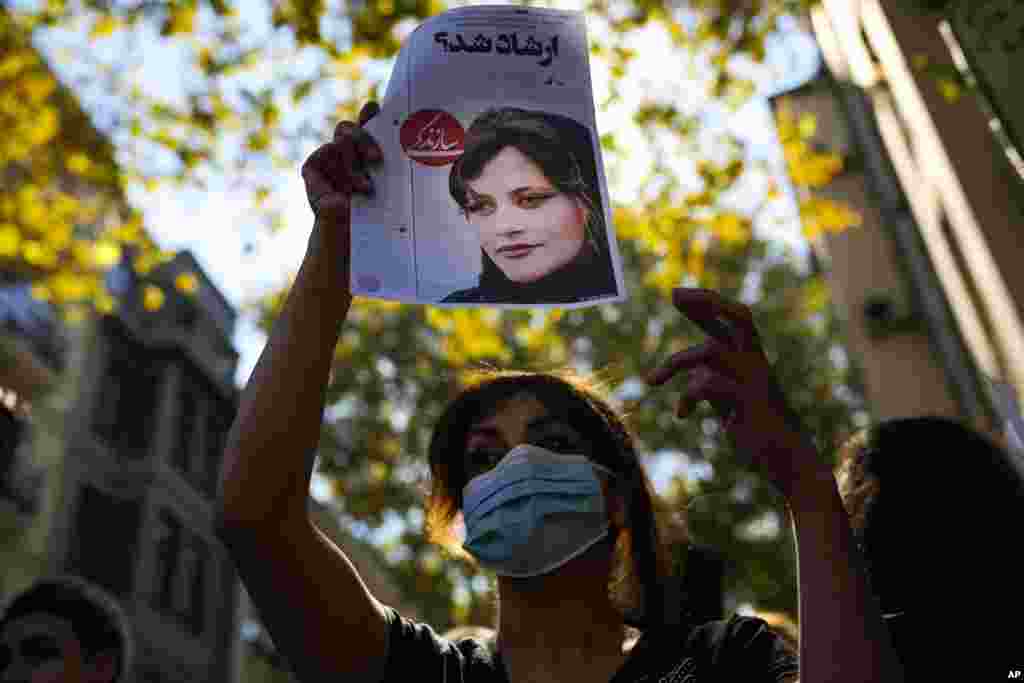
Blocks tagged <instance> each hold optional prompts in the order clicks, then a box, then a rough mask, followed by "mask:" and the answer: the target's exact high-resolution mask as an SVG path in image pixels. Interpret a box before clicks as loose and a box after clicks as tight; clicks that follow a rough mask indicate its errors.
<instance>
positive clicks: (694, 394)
mask: <svg viewBox="0 0 1024 683" xmlns="http://www.w3.org/2000/svg"><path fill="white" fill-rule="evenodd" d="M741 391H742V389H741V387H740V385H739V384H737V383H736V382H734V381H733V380H732V379H730V378H728V377H726V376H725V375H722V374H720V373H717V372H714V371H713V370H711V369H710V368H707V367H705V366H701V367H699V368H697V369H696V370H694V372H693V374H692V375H691V376H690V383H689V385H688V386H687V388H686V392H685V393H684V394H683V396H682V398H681V399H680V400H679V407H678V409H677V410H676V415H678V416H679V417H680V418H685V417H687V416H689V415H690V414H691V413H692V412H693V410H694V409H695V408H696V407H697V404H698V403H700V402H701V401H707V402H708V403H710V404H711V406H712V407H713V408H714V409H715V412H717V413H718V415H719V417H721V418H722V419H723V420H729V419H730V418H731V417H732V415H733V413H734V412H735V410H736V407H737V406H738V405H739V402H740V396H741V393H740V392H741Z"/></svg>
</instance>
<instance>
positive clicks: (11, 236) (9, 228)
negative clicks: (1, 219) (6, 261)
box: [0, 223, 21, 258]
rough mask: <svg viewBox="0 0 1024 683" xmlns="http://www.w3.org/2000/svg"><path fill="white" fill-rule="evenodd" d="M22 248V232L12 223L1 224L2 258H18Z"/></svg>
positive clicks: (0, 243) (0, 251)
mask: <svg viewBox="0 0 1024 683" xmlns="http://www.w3.org/2000/svg"><path fill="white" fill-rule="evenodd" d="M19 247H21V231H19V230H18V226H16V225H13V224H11V223H3V224H0V256H4V257H8V258H9V257H12V256H17V255H18V252H19V251H20V249H19Z"/></svg>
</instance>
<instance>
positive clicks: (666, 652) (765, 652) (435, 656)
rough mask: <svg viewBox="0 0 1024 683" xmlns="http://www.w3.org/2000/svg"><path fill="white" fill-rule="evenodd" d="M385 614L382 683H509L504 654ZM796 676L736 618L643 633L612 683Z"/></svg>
mask: <svg viewBox="0 0 1024 683" xmlns="http://www.w3.org/2000/svg"><path fill="white" fill-rule="evenodd" d="M387 613H388V621H389V629H388V631H389V633H388V655H387V661H386V663H385V668H384V673H383V676H382V677H381V679H380V680H381V683H405V682H406V681H417V683H509V681H508V676H507V675H506V673H505V667H504V665H503V664H502V661H501V653H493V654H492V653H491V651H490V650H489V649H488V648H487V647H486V646H485V645H484V644H483V643H481V642H480V641H478V640H475V639H472V638H466V639H463V640H459V641H450V640H446V639H443V638H441V637H440V636H438V635H437V634H436V633H435V632H434V631H433V629H431V628H430V626H428V625H426V624H422V623H418V622H414V621H410V620H408V619H406V618H404V617H402V616H400V615H399V614H398V613H397V612H395V611H394V610H393V609H391V608H387ZM796 674H797V657H796V655H795V654H793V653H792V652H791V651H790V650H789V649H788V648H787V646H786V644H785V641H783V639H782V638H781V637H780V636H779V635H778V634H776V633H775V632H774V631H772V630H771V629H770V628H769V627H768V624H766V623H765V622H764V621H762V620H761V619H755V618H752V617H738V616H734V617H732V618H731V619H728V620H725V621H712V622H709V623H707V624H704V625H703V626H699V627H696V628H693V629H689V630H688V631H687V630H686V629H675V630H673V631H667V630H666V631H662V632H653V631H648V632H645V633H644V634H643V635H642V636H641V637H640V640H639V641H637V643H636V645H634V646H633V649H632V651H631V652H630V654H629V656H628V658H627V659H626V661H625V663H624V664H623V665H622V667H621V668H620V669H619V670H618V672H616V674H615V675H614V676H613V677H612V679H611V681H610V683H711V682H715V681H722V682H723V683H758V682H763V683H777V682H778V681H782V680H785V679H786V678H787V677H791V676H795V675H796ZM580 683H587V682H584V681H581V682H580ZM594 683H604V682H603V681H597V682H594Z"/></svg>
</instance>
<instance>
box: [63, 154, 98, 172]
mask: <svg viewBox="0 0 1024 683" xmlns="http://www.w3.org/2000/svg"><path fill="white" fill-rule="evenodd" d="M64 166H65V167H66V168H67V169H68V170H69V171H71V172H72V173H77V174H78V175H85V174H86V173H88V172H89V171H90V170H92V160H91V159H90V158H89V157H87V156H86V155H85V154H83V153H82V152H74V153H72V154H70V155H68V158H67V159H65V160H64Z"/></svg>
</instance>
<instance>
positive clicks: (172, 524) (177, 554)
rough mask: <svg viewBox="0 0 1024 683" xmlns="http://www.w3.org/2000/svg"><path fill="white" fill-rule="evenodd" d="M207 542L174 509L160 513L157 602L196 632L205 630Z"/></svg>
mask: <svg viewBox="0 0 1024 683" xmlns="http://www.w3.org/2000/svg"><path fill="white" fill-rule="evenodd" d="M208 555H209V553H208V550H207V548H206V544H205V543H203V541H202V539H200V538H199V537H198V536H196V535H194V534H192V533H190V532H189V531H188V530H187V529H185V528H184V527H183V526H182V524H181V523H180V522H179V521H178V520H177V519H175V518H174V517H173V516H172V515H171V514H170V513H168V512H164V513H162V514H161V515H160V520H159V523H158V527H157V572H156V577H155V579H156V584H155V586H154V590H153V601H154V606H155V607H156V608H157V609H158V610H160V611H161V612H163V613H165V614H169V615H171V616H172V617H174V618H175V619H177V620H178V621H179V622H181V624H182V625H183V626H184V627H185V628H187V629H188V630H189V631H190V632H191V633H192V634H194V635H199V634H201V633H202V631H203V624H204V618H203V617H204V606H205V604H206V601H205V590H206V578H205V572H206V567H207V566H208V564H209V562H208Z"/></svg>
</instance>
